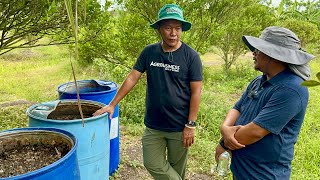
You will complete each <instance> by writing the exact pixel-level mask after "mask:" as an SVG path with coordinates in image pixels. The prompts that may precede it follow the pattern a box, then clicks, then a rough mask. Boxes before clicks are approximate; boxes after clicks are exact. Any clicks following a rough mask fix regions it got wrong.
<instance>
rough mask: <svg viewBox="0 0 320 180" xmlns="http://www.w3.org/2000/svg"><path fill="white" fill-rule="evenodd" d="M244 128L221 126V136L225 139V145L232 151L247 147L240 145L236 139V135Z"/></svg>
mask: <svg viewBox="0 0 320 180" xmlns="http://www.w3.org/2000/svg"><path fill="white" fill-rule="evenodd" d="M241 127H242V126H224V125H222V126H221V134H222V136H223V139H224V145H225V146H226V147H227V148H228V149H230V150H236V149H240V148H243V147H245V145H243V144H240V143H239V142H238V141H237V140H236V138H235V137H234V135H235V133H236V132H237V131H238V130H239V129H240V128H241Z"/></svg>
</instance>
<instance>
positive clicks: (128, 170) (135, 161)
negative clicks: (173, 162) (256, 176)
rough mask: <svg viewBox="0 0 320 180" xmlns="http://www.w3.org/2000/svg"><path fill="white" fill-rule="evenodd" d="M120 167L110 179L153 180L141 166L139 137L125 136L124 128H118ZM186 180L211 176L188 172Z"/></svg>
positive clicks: (204, 179) (197, 179)
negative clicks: (119, 132)
mask: <svg viewBox="0 0 320 180" xmlns="http://www.w3.org/2000/svg"><path fill="white" fill-rule="evenodd" d="M120 131H121V135H120V142H121V145H120V147H121V150H120V153H121V155H120V157H121V158H120V159H121V162H120V165H119V169H118V171H117V172H116V173H115V174H114V175H113V177H111V178H110V179H115V180H118V179H119V180H120V179H121V180H126V179H132V180H153V178H152V176H151V175H150V174H149V172H148V171H147V170H146V169H145V167H144V166H143V157H142V145H141V136H132V135H130V134H127V133H126V132H125V131H126V128H125V127H123V126H122V127H121V128H120ZM186 176H187V177H186V180H211V179H214V177H213V176H212V175H209V174H202V173H199V172H191V171H188V172H187V175H186Z"/></svg>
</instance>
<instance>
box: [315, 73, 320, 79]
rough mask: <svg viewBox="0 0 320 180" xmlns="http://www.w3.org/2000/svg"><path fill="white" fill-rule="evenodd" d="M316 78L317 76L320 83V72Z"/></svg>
mask: <svg viewBox="0 0 320 180" xmlns="http://www.w3.org/2000/svg"><path fill="white" fill-rule="evenodd" d="M316 76H317V78H318V80H319V81H320V72H318V73H317V75H316Z"/></svg>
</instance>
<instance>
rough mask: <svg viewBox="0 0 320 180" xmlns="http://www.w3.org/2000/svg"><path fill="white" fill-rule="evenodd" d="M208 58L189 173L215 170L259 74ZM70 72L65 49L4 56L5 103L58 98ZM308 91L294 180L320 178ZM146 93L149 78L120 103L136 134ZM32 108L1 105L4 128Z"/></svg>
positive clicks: (1, 97) (88, 75)
mask: <svg viewBox="0 0 320 180" xmlns="http://www.w3.org/2000/svg"><path fill="white" fill-rule="evenodd" d="M203 58H204V62H210V63H212V64H211V65H210V66H205V68H204V82H203V83H204V86H203V93H202V101H201V106H200V112H199V116H198V122H199V127H198V128H197V130H196V143H195V144H194V145H193V146H192V148H191V151H190V161H189V164H188V171H191V172H194V173H203V174H210V169H211V167H212V166H215V162H214V150H215V147H216V144H217V142H218V139H219V138H220V134H219V129H218V127H219V125H220V123H221V122H222V121H223V119H224V116H225V115H226V112H227V111H228V110H229V109H230V108H231V107H232V106H233V104H234V103H235V102H236V100H237V99H238V98H239V97H240V95H241V93H242V92H243V90H244V88H245V87H246V85H247V84H248V82H249V81H250V80H251V79H252V78H253V77H255V76H256V75H257V74H258V73H257V72H255V71H253V70H252V67H251V65H250V61H249V63H247V65H246V63H239V64H238V65H237V66H236V67H235V68H233V71H232V72H231V73H230V75H226V74H224V73H223V71H222V68H221V59H218V60H217V62H215V58H216V56H214V58H212V56H210V54H207V55H205V56H203ZM207 58H211V59H209V60H208V59H207ZM243 62H247V61H243ZM248 64H249V65H248ZM105 66H106V67H105V69H110V70H112V71H113V73H117V74H115V76H117V79H114V81H115V82H121V81H122V80H123V79H124V77H125V74H126V73H125V72H122V73H119V72H115V70H117V68H110V67H107V66H108V65H105ZM311 67H312V70H313V72H319V71H320V61H319V59H317V60H314V61H313V62H312V63H311ZM75 69H76V75H77V79H78V80H81V79H105V78H106V77H112V76H111V73H112V72H109V71H108V70H104V71H106V72H107V74H108V73H109V74H108V76H106V73H105V74H104V75H102V74H103V73H102V74H101V70H97V69H95V68H93V67H91V66H88V67H82V66H79V65H77V64H76V63H75ZM119 74H121V76H119ZM71 75H72V72H71V67H70V62H69V51H68V48H65V47H57V46H51V47H38V48H33V49H25V50H15V51H13V52H10V53H8V54H5V55H3V56H0V85H1V89H0V105H1V104H3V103H6V102H12V101H17V100H27V101H29V102H31V103H36V102H44V101H51V100H55V99H57V97H58V96H57V95H58V93H57V87H58V86H59V85H61V84H64V83H66V82H69V81H72V76H71ZM314 75H315V73H313V76H312V78H315V77H314ZM115 76H114V77H115ZM118 76H119V77H118ZM309 91H310V101H309V107H308V109H307V114H306V118H305V122H304V124H303V127H302V129H301V133H300V136H299V139H298V142H297V144H296V146H295V157H294V160H293V162H292V177H291V179H293V180H298V179H307V180H309V179H310V180H311V179H320V170H319V168H318V165H319V164H320V157H319V154H320V149H319V144H320V142H319V141H320V140H319V138H318V137H320V124H319V121H320V111H319V109H320V93H319V92H320V87H312V88H310V89H309ZM144 95H145V82H139V84H138V85H137V86H136V87H135V89H134V92H132V93H130V94H129V95H128V96H126V98H125V99H124V100H123V101H122V102H121V104H120V106H119V107H120V113H121V114H120V116H121V121H120V123H121V124H122V125H125V126H127V130H128V131H127V133H128V134H129V135H131V136H134V137H136V136H141V134H142V132H143V124H142V120H143V115H144V113H143V111H144V98H142V97H143V96H144ZM29 106H30V104H21V105H17V106H10V107H1V106H0V119H1V123H0V130H6V129H12V128H17V127H26V126H27V117H26V113H25V112H26V109H27V108H28V107H29ZM229 178H230V177H229Z"/></svg>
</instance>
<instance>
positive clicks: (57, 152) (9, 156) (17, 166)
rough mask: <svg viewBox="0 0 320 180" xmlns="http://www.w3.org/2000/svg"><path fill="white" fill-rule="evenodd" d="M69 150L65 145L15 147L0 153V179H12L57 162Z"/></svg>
mask: <svg viewBox="0 0 320 180" xmlns="http://www.w3.org/2000/svg"><path fill="white" fill-rule="evenodd" d="M69 150H70V149H69V146H68V145H66V144H59V145H55V146H52V145H45V144H35V145H17V146H16V147H15V148H14V149H11V150H6V151H3V152H1V153H0V162H1V163H0V178H5V177H12V176H16V175H20V174H24V173H27V172H31V171H35V170H37V169H40V168H42V167H45V166H47V165H49V164H52V163H54V162H56V161H58V160H59V159H60V158H62V157H63V156H64V155H66V154H67V153H68V152H69Z"/></svg>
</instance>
